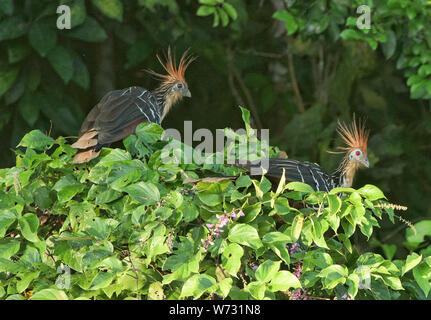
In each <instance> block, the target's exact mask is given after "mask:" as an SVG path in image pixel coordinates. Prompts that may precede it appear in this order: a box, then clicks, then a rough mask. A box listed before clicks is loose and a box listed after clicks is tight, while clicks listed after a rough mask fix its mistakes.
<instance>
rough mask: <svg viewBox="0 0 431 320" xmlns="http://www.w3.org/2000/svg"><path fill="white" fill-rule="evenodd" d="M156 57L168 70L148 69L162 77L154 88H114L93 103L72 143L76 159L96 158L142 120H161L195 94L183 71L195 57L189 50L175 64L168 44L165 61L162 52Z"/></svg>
mask: <svg viewBox="0 0 431 320" xmlns="http://www.w3.org/2000/svg"><path fill="white" fill-rule="evenodd" d="M157 59H158V60H159V62H160V64H161V65H162V66H163V68H164V69H165V71H166V72H167V74H160V73H156V72H154V71H152V70H148V72H149V73H150V74H152V75H153V76H155V77H157V78H158V79H160V80H161V83H160V85H159V86H158V87H157V88H156V89H155V90H153V91H150V90H147V89H144V88H140V87H130V88H127V89H122V90H115V91H111V92H108V93H107V94H106V95H105V96H104V97H103V98H102V100H100V102H99V103H98V104H97V105H96V106H94V107H93V109H92V110H91V111H90V113H89V114H88V115H87V117H86V118H85V120H84V122H83V124H82V126H81V130H80V131H79V138H78V140H77V141H76V142H75V143H74V144H72V147H73V148H77V149H79V151H78V153H77V154H76V155H75V157H74V158H73V161H72V162H73V163H84V162H88V161H90V160H91V159H94V158H96V157H97V156H98V155H99V153H100V151H101V149H102V148H103V147H108V146H109V145H110V144H111V143H113V142H115V141H119V140H122V139H123V138H125V137H127V136H129V135H130V134H132V133H134V132H135V129H136V126H137V125H138V124H140V123H142V122H155V123H157V124H160V123H161V122H162V121H163V119H164V118H165V117H166V115H167V113H168V112H169V110H170V109H171V108H172V106H173V105H174V104H176V103H177V102H179V101H180V100H181V99H182V98H183V97H191V96H192V95H191V93H190V90H189V88H188V85H187V82H186V80H185V78H184V73H185V71H186V69H187V67H188V66H189V64H190V63H191V62H192V61H193V60H194V59H195V57H192V56H190V55H188V53H187V51H186V52H184V54H183V55H182V57H181V59H180V62H179V64H178V66H176V64H175V56H174V57H172V54H171V49H170V48H168V54H167V57H166V62H165V63H163V61H162V59H161V58H160V57H159V56H157Z"/></svg>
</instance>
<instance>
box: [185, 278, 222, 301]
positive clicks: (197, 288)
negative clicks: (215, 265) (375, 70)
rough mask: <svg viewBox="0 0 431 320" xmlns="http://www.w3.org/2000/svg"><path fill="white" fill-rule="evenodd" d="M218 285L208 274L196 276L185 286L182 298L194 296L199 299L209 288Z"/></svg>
mask: <svg viewBox="0 0 431 320" xmlns="http://www.w3.org/2000/svg"><path fill="white" fill-rule="evenodd" d="M215 284H216V280H215V279H214V278H213V277H211V276H209V275H207V274H195V275H193V276H192V277H191V278H189V279H188V280H187V281H186V282H185V283H184V285H183V287H182V290H181V297H190V296H193V298H194V299H198V298H199V297H200V296H201V295H202V294H204V293H205V292H206V290H208V289H209V288H211V287H212V286H213V285H215Z"/></svg>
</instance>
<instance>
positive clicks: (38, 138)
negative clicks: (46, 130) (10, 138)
mask: <svg viewBox="0 0 431 320" xmlns="http://www.w3.org/2000/svg"><path fill="white" fill-rule="evenodd" d="M54 142H55V140H54V139H53V138H51V137H48V136H47V135H45V134H43V133H42V132H41V131H40V130H32V131H30V132H29V133H27V134H26V135H25V136H24V137H23V138H22V140H21V142H20V143H19V144H18V145H17V147H27V148H32V149H36V150H44V149H49V148H51V146H52V145H53V144H54Z"/></svg>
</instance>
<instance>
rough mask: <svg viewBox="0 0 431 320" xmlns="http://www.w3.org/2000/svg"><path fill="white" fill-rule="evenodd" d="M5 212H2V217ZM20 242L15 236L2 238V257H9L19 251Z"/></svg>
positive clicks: (0, 253) (0, 244)
mask: <svg viewBox="0 0 431 320" xmlns="http://www.w3.org/2000/svg"><path fill="white" fill-rule="evenodd" d="M2 214H3V213H0V217H1V215H2ZM19 248H20V242H19V241H18V240H15V239H13V238H6V239H0V258H4V259H9V258H10V257H12V256H13V255H14V254H16V253H17V252H18V250H19Z"/></svg>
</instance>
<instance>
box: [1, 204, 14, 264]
mask: <svg viewBox="0 0 431 320" xmlns="http://www.w3.org/2000/svg"><path fill="white" fill-rule="evenodd" d="M16 219H17V216H16V214H15V213H13V212H12V211H10V210H7V209H6V210H1V211H0V239H1V238H3V237H4V235H5V234H6V231H7V230H8V228H9V227H10V225H11V224H12V223H14V222H15V220H16ZM0 257H1V254H0Z"/></svg>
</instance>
